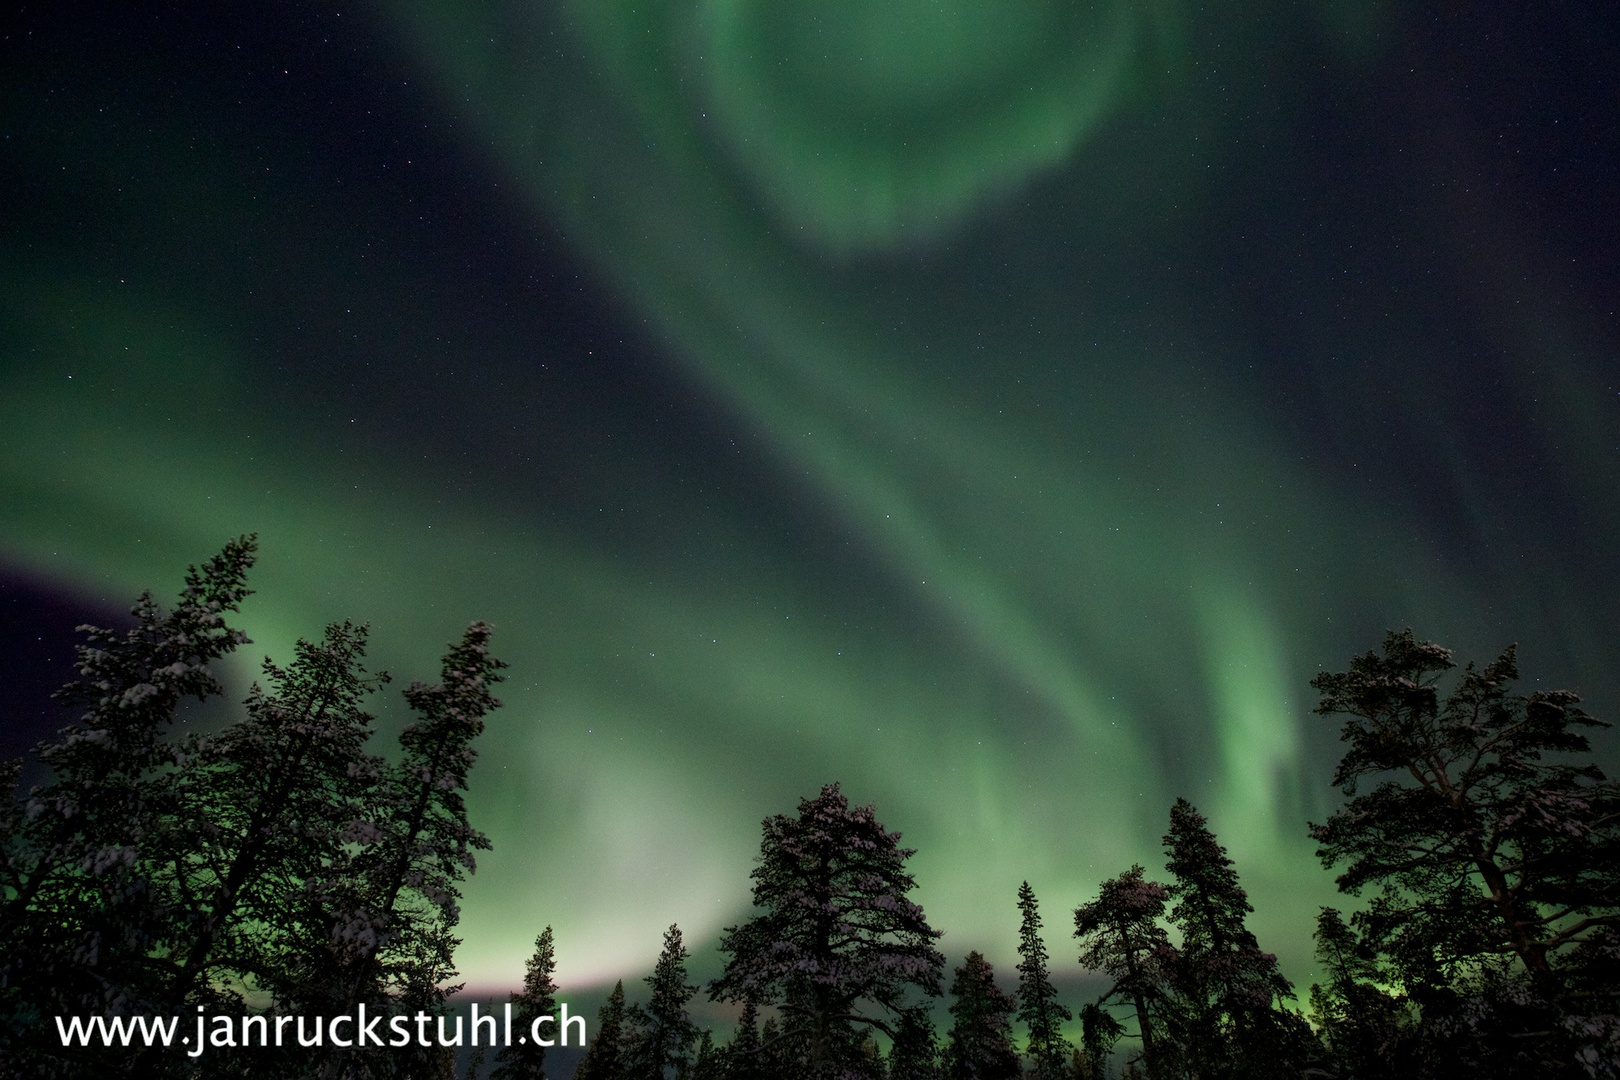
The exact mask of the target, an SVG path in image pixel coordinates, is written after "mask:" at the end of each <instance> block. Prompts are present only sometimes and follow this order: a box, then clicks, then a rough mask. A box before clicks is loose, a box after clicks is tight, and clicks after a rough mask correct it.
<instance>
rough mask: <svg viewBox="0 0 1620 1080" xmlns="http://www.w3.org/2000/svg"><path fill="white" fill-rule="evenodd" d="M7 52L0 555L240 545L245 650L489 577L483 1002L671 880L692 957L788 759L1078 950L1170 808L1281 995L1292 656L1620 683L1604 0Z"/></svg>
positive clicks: (585, 20)
mask: <svg viewBox="0 0 1620 1080" xmlns="http://www.w3.org/2000/svg"><path fill="white" fill-rule="evenodd" d="M8 34H9V36H7V37H6V39H5V41H4V43H3V48H4V50H5V51H4V55H5V57H6V59H5V60H4V62H3V64H0V86H3V89H0V136H3V139H0V198H3V203H0V207H3V208H0V282H3V289H0V567H3V568H4V570H5V574H6V579H7V580H8V581H10V582H15V583H19V585H20V584H22V583H26V584H27V587H29V588H31V589H36V590H44V591H47V592H49V593H51V594H52V595H56V596H59V597H60V598H62V603H64V604H82V605H85V606H86V607H87V609H93V610H98V611H104V610H107V609H109V608H111V609H116V608H119V607H122V606H124V605H125V604H126V603H127V600H128V598H130V597H132V596H133V595H134V593H135V592H137V591H138V590H139V589H141V588H143V587H147V586H152V587H154V588H156V589H157V591H158V592H159V594H160V595H162V594H164V593H170V592H172V591H173V589H174V587H175V585H176V583H177V582H178V580H179V575H180V572H181V570H182V568H183V567H184V565H185V564H186V563H187V562H193V561H197V560H200V559H201V558H203V557H205V556H206V555H207V554H209V553H210V552H211V551H213V550H217V548H218V547H219V545H220V544H221V543H222V542H223V541H224V540H225V539H226V538H227V537H230V536H233V535H236V534H238V533H242V532H247V531H256V532H257V533H258V534H259V536H260V539H261V546H262V556H261V562H260V565H259V568H258V570H257V571H256V573H255V577H254V582H253V584H254V586H255V588H256V589H257V590H258V592H257V595H256V596H255V597H253V598H252V599H251V600H250V601H249V603H248V606H247V608H246V610H245V613H244V619H243V625H244V627H245V628H246V629H247V630H248V632H249V634H250V636H252V637H253V639H254V641H255V645H254V646H252V647H251V648H250V649H249V650H248V651H247V657H244V661H243V663H242V665H241V666H240V668H239V670H237V671H236V672H235V673H234V674H235V675H236V677H237V678H238V680H239V682H240V683H241V684H242V685H245V684H246V681H247V679H248V678H249V677H250V676H251V668H250V666H249V663H248V659H247V658H256V657H257V656H258V655H260V654H263V653H267V652H268V653H270V654H272V655H275V656H277V657H285V656H286V655H287V654H288V652H289V650H290V646H291V643H292V642H293V641H294V640H295V639H296V638H297V637H299V636H301V635H302V636H309V635H314V634H317V633H318V632H319V629H320V627H321V625H322V624H323V623H324V622H326V621H328V620H331V619H336V618H345V617H347V618H354V619H357V620H366V621H369V622H370V623H371V625H372V628H373V643H374V649H373V659H374V660H375V661H376V664H377V666H380V667H386V668H388V669H389V670H390V671H392V672H394V673H395V674H396V675H397V676H399V677H402V678H404V679H406V680H408V679H410V678H413V677H425V676H426V675H428V674H429V673H430V671H431V665H432V662H433V658H434V657H435V656H437V655H438V653H439V652H440V651H441V650H442V647H443V645H444V644H445V643H446V642H448V641H450V640H452V639H453V638H455V637H456V636H457V635H458V634H459V632H460V629H461V628H462V627H463V626H464V625H465V623H466V622H467V621H468V620H469V619H472V618H483V619H487V620H488V621H490V622H492V623H494V624H495V626H496V628H497V638H496V642H497V651H498V652H499V654H500V655H501V656H502V657H503V658H504V659H506V660H507V661H508V662H509V663H510V664H511V665H512V669H511V673H510V674H511V676H512V678H511V681H510V682H509V683H507V684H506V685H505V686H504V687H503V691H504V692H503V693H502V697H503V698H504V700H505V701H506V703H507V704H506V708H505V709H504V710H503V711H502V712H501V713H499V714H497V716H496V718H495V722H494V723H493V724H492V726H491V729H490V731H489V732H488V733H487V734H486V735H485V737H484V740H483V743H482V751H481V752H482V757H481V760H480V764H479V766H478V768H477V770H476V772H475V773H474V782H473V788H472V792H471V805H472V809H473V815H474V820H475V822H476V823H477V824H479V825H480V826H481V827H482V828H483V829H485V831H487V832H488V833H489V835H490V837H491V839H492V840H493V841H494V845H495V846H494V850H493V851H492V852H491V853H489V854H488V855H487V856H486V857H484V858H483V859H482V860H481V864H480V869H479V872H478V874H477V876H476V877H475V878H474V879H473V880H472V882H471V883H470V884H469V887H468V889H467V891H466V902H465V906H464V917H463V923H462V930H463V936H464V938H465V941H464V944H463V946H462V948H461V950H460V952H459V953H458V958H459V962H460V966H461V969H462V972H463V975H464V977H465V978H466V979H467V980H468V981H469V983H471V984H473V985H474V986H480V987H482V986H491V987H493V986H504V985H506V984H510V983H515V982H516V981H517V980H518V979H519V978H520V977H521V972H522V957H523V955H524V953H525V952H526V950H527V948H528V947H529V944H530V943H531V942H532V940H533V938H534V935H535V933H536V931H537V930H538V928H539V927H540V926H543V925H545V924H547V923H550V924H552V925H554V926H555V927H556V930H557V938H558V954H559V961H560V970H559V974H560V976H561V978H562V980H563V982H564V984H565V985H572V986H580V987H583V986H588V985H598V984H600V983H601V982H603V981H604V980H609V981H610V980H611V979H612V978H615V977H620V976H623V977H632V976H634V977H639V975H640V974H641V973H642V971H643V970H644V969H645V968H647V967H648V966H649V965H650V963H651V961H652V958H653V957H654V955H655V954H656V952H657V949H658V946H659V935H660V933H661V931H662V930H663V928H664V927H665V926H667V925H668V924H669V923H671V922H676V921H678V922H679V923H680V925H681V927H682V928H683V930H684V931H685V932H686V936H687V940H688V942H690V943H691V944H692V945H693V946H694V949H695V951H700V952H701V951H702V950H703V949H705V948H707V947H709V946H710V945H712V943H713V940H714V939H715V937H716V935H717V934H718V931H719V929H720V928H721V927H722V926H724V925H727V924H729V923H731V922H734V921H735V920H737V919H738V918H739V917H740V916H741V914H742V913H743V911H744V910H745V908H746V906H747V896H748V891H747V890H748V879H747V875H748V871H749V869H750V866H751V859H752V857H753V855H754V853H755V851H756V849H757V844H758V823H759V821H760V819H761V818H762V817H764V816H765V815H766V814H769V813H777V812H785V811H788V810H790V809H791V807H792V806H793V805H794V804H795V803H796V801H797V800H798V799H799V798H800V797H802V796H804V795H807V794H810V793H813V792H814V791H815V790H817V789H818V788H819V786H820V785H821V784H823V783H825V782H828V781H830V780H835V779H836V780H839V781H841V782H842V783H843V785H844V789H845V791H846V792H848V793H849V794H850V796H851V797H852V798H853V799H855V800H858V801H862V802H865V801H872V802H875V803H876V804H877V807H878V811H879V816H880V818H881V820H883V821H884V822H885V823H886V824H887V825H889V826H890V827H891V828H898V829H900V830H902V831H903V832H904V834H905V840H906V843H907V844H908V845H911V846H914V847H916V848H918V849H919V853H918V855H917V856H916V857H915V859H914V860H913V864H912V865H913V867H914V869H915V871H916V874H917V877H918V879H919V882H920V883H921V888H920V892H919V896H918V899H919V900H920V902H921V903H922V904H923V905H924V907H925V908H926V910H927V912H928V916H929V920H930V922H931V923H932V924H933V925H934V926H936V927H940V928H943V929H944V930H945V931H946V934H947V936H946V938H945V939H944V942H943V947H944V948H945V950H946V952H947V953H948V954H949V955H951V956H952V957H959V956H960V955H961V954H962V953H964V952H965V951H966V950H967V949H969V948H980V949H984V950H985V951H986V952H987V953H988V955H989V956H990V957H991V958H992V959H993V960H994V961H995V962H996V963H997V964H998V966H1002V965H1008V964H1009V963H1010V960H1011V958H1012V956H1013V947H1014V943H1015V939H1016V930H1017V926H1018V922H1017V912H1016V910H1015V908H1014V897H1015V894H1016V890H1017V887H1018V884H1019V882H1020V881H1021V880H1023V879H1025V878H1027V879H1028V880H1029V881H1030V882H1031V884H1032V885H1033V886H1034V888H1035V891H1036V893H1037V895H1038V896H1039V897H1040V899H1041V901H1042V903H1043V905H1044V908H1045V911H1046V913H1047V914H1046V918H1047V926H1048V933H1049V936H1050V940H1049V944H1050V946H1051V948H1052V952H1053V955H1054V957H1055V958H1062V957H1069V958H1070V960H1071V961H1072V950H1071V948H1070V945H1069V944H1066V943H1065V941H1066V938H1065V936H1064V929H1063V928H1064V927H1065V924H1066V919H1065V917H1064V916H1063V914H1062V913H1063V912H1064V911H1065V910H1067V909H1071V908H1073V907H1074V906H1075V905H1076V904H1078V903H1079V902H1081V901H1082V900H1085V899H1088V898H1089V897H1090V896H1091V895H1093V891H1094V889H1095V887H1096V885H1097V883H1098V882H1099V881H1100V880H1102V879H1103V878H1104V877H1108V876H1112V875H1114V874H1117V873H1119V872H1120V871H1122V870H1123V869H1125V868H1126V867H1128V866H1129V865H1130V864H1131V863H1132V862H1137V861H1139V862H1142V863H1144V864H1145V865H1147V866H1148V867H1149V868H1150V869H1156V868H1158V867H1159V866H1161V865H1162V862H1163V859H1162V857H1161V856H1160V855H1159V852H1158V840H1159V837H1160V835H1161V834H1162V833H1163V832H1164V828H1165V817H1166V814H1167V812H1168V807H1169V804H1170V802H1171V801H1172V800H1173V799H1174V797H1175V796H1177V795H1185V796H1187V797H1188V798H1190V799H1191V800H1192V801H1194V802H1195V803H1196V804H1197V805H1198V806H1199V807H1200V808H1201V809H1202V810H1204V811H1205V812H1206V813H1208V814H1209V816H1210V818H1211V821H1212V824H1213V825H1214V827H1215V829H1216V831H1217V832H1218V834H1219V835H1220V838H1221V840H1222V842H1223V843H1225V844H1226V845H1227V846H1228V847H1229V848H1230V850H1231V851H1232V853H1233V855H1234V857H1235V858H1236V859H1237V860H1238V867H1239V870H1240V872H1241V873H1242V874H1243V875H1244V881H1245V884H1246V885H1247V886H1248V888H1249V890H1250V893H1251V896H1252V898H1253V900H1254V903H1255V907H1256V909H1257V911H1256V916H1255V926H1256V929H1257V932H1258V934H1259V936H1260V940H1261V942H1262V944H1263V945H1265V946H1266V947H1267V948H1271V949H1275V950H1277V951H1278V952H1279V953H1280V954H1281V955H1282V957H1283V960H1284V964H1285V968H1286V969H1287V970H1288V972H1289V973H1290V975H1291V976H1293V977H1294V978H1295V979H1296V980H1299V979H1304V978H1307V976H1308V971H1309V966H1310V959H1309V931H1310V926H1311V923H1312V920H1313V919H1314V916H1315V913H1316V910H1317V907H1318V906H1319V905H1320V904H1322V903H1325V902H1329V900H1330V898H1331V896H1332V895H1333V889H1332V881H1331V875H1330V874H1328V873H1326V872H1324V871H1322V870H1321V869H1320V868H1318V867H1317V865H1316V863H1315V861H1314V859H1313V858H1312V855H1311V850H1312V849H1311V845H1310V843H1309V841H1308V840H1307V838H1306V836H1305V833H1304V822H1305V821H1306V820H1307V819H1317V820H1320V819H1321V817H1323V816H1325V814H1326V813H1327V810H1328V808H1329V807H1330V806H1331V805H1332V800H1333V798H1334V797H1335V795H1334V792H1333V791H1332V790H1331V789H1330V788H1329V787H1328V784H1327V779H1328V776H1329V774H1330V772H1331V766H1332V762H1333V761H1334V760H1335V758H1336V755H1337V749H1336V746H1337V744H1336V741H1335V740H1336V735H1337V732H1336V730H1335V729H1334V728H1333V727H1332V725H1331V724H1328V723H1325V722H1322V721H1320V720H1319V719H1318V718H1316V717H1313V716H1312V715H1311V714H1310V707H1311V705H1312V703H1313V698H1312V696H1311V691H1310V690H1309V687H1308V685H1307V683H1308V680H1309V679H1310V677H1311V676H1312V675H1313V674H1314V673H1315V672H1316V671H1318V670H1319V669H1320V668H1322V667H1333V668H1337V667H1342V666H1343V664H1344V663H1345V661H1346V660H1347V659H1348V657H1349V656H1350V655H1351V654H1352V653H1353V652H1357V651H1361V650H1365V649H1367V648H1371V647H1373V646H1374V645H1375V644H1376V643H1377V642H1378V641H1379V640H1380V639H1381V637H1382V633H1383V631H1384V629H1385V628H1387V627H1401V626H1407V625H1410V626H1412V627H1414V628H1415V629H1417V631H1418V632H1419V633H1420V634H1421V635H1423V636H1425V637H1429V638H1433V639H1436V640H1440V641H1442V642H1445V643H1447V644H1450V645H1452V646H1454V647H1455V648H1457V649H1458V650H1459V652H1460V654H1461V655H1463V656H1473V657H1479V658H1487V657H1490V656H1494V655H1495V653H1496V652H1497V651H1498V650H1500V648H1501V647H1502V646H1504V645H1505V644H1507V643H1508V642H1509V641H1513V640H1518V641H1520V642H1521V643H1522V644H1521V657H1522V661H1523V665H1524V668H1525V670H1526V672H1527V674H1529V675H1531V676H1539V677H1540V678H1541V679H1542V680H1543V682H1544V683H1551V684H1556V685H1569V686H1571V687H1573V688H1575V689H1578V690H1580V691H1582V692H1583V693H1584V694H1585V695H1586V696H1587V698H1588V701H1589V703H1590V706H1591V708H1592V711H1594V712H1596V713H1597V714H1598V715H1600V716H1605V717H1610V718H1613V717H1615V716H1616V715H1617V714H1620V709H1617V706H1620V695H1616V694H1615V691H1614V686H1613V672H1614V671H1615V670H1616V661H1617V660H1620V648H1617V644H1616V639H1615V636H1614V633H1613V629H1612V628H1613V625H1614V621H1615V617H1616V615H1617V614H1620V572H1617V569H1616V562H1615V559H1614V558H1613V554H1612V553H1613V552H1615V551H1617V550H1620V511H1617V509H1616V506H1617V503H1616V499H1615V495H1616V492H1617V491H1620V374H1617V372H1620V357H1617V350H1620V328H1617V323H1616V321H1615V310H1614V304H1615V297H1617V296H1620V155H1617V150H1620V129H1617V124H1620V120H1617V119H1616V117H1617V116H1620V108H1617V107H1616V104H1615V93H1616V89H1615V83H1614V72H1615V71H1616V70H1620V67H1617V64H1616V60H1617V58H1620V33H1617V30H1616V27H1615V25H1614V20H1613V19H1612V18H1605V17H1603V14H1602V12H1601V11H1600V9H1599V8H1598V7H1597V6H1596V5H1590V4H1588V5H1583V4H1578V3H1575V4H1563V5H1556V6H1554V7H1552V8H1549V9H1547V10H1545V11H1542V12H1538V13H1526V12H1522V11H1518V10H1516V9H1514V8H1512V7H1510V6H1508V5H1501V6H1499V7H1497V6H1491V5H1486V6H1483V7H1480V6H1469V7H1467V8H1466V9H1465V8H1462V7H1460V6H1456V5H1448V4H1431V5H1427V6H1424V5H1417V4H1399V3H1393V2H1391V3H1383V4H1351V3H1348V2H1342V3H1341V2H1328V0H1322V2H1319V3H1315V4H1300V5H1282V4H1264V3H1262V4H1243V5H1239V4H1231V3H1227V4H1215V5H1204V6H1199V5H1193V4H1186V3H1180V2H1178V0H1154V2H1142V3H1134V2H1129V0H1110V2H1099V3H1095V4H1085V5H1082V4H1066V3H1057V2H1047V3H1036V2H1031V3H1028V4H1024V5H1022V6H1016V7H1011V8H1009V7H1008V6H1007V5H1003V4H990V3H982V2H976V0H928V2H925V0H900V2H896V3H893V4H888V5H878V4H874V3H870V2H868V3H858V2H855V0H837V2H831V0H828V2H822V3H800V2H797V0H795V2H777V3H771V4H766V3H760V2H755V0H699V2H697V3H689V4H666V3H656V2H654V3H649V2H647V0H595V2H586V0H576V2H559V3H552V4H519V3H510V2H505V0H480V2H478V3H449V2H448V0H396V2H394V3H385V4H379V5H376V6H373V7H367V8H361V9H356V10H349V9H348V8H347V7H346V6H344V5H336V6H332V5H326V4H287V5H280V6H277V7H275V8H274V9H273V10H270V9H262V8H254V7H250V6H245V5H244V6H234V5H206V6H205V5H186V4H176V5H166V6H164V7H163V9H162V10H161V11H156V12H135V11H133V10H125V9H124V8H122V7H119V6H113V5H109V6H106V7H103V8H99V9H93V8H90V7H79V8H75V10H73V11H72V12H59V11H32V10H30V11H25V12H24V13H23V15H22V17H21V18H20V20H19V21H18V22H17V23H16V24H15V26H14V28H13V29H12V30H10V31H8ZM10 677H11V678H13V679H20V678H22V676H21V675H18V674H12V675H11V676H10ZM379 709H380V712H381V713H382V717H381V719H382V725H383V727H384V728H385V729H386V728H388V727H389V726H390V725H391V724H393V723H396V722H397V721H398V719H399V717H398V707H397V705H396V704H394V703H392V702H389V703H383V702H379ZM16 722H17V723H26V722H32V719H31V717H23V718H21V719H19V720H17V721H16ZM1615 750H1616V743H1615V742H1614V741H1613V740H1612V739H1610V740H1609V741H1607V742H1605V743H1604V744H1603V746H1602V751H1603V754H1604V760H1605V762H1606V763H1608V764H1611V765H1612V764H1613V763H1614V762H1615V760H1616V756H1615ZM1070 966H1072V963H1071V965H1070Z"/></svg>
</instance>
